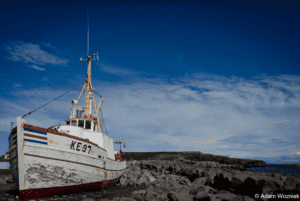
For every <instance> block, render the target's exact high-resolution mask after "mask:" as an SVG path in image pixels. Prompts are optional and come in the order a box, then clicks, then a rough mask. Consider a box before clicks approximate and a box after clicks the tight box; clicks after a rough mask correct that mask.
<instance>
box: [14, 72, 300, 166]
mask: <svg viewBox="0 0 300 201" xmlns="http://www.w3.org/2000/svg"><path fill="white" fill-rule="evenodd" d="M94 81H95V82H97V83H98V82H99V81H98V80H95V79H94ZM262 82H264V83H269V84H267V85H266V84H262ZM280 82H281V81H279V80H277V81H274V80H273V82H267V78H266V79H264V80H245V79H241V78H236V77H232V78H230V79H226V78H224V77H217V78H214V77H210V76H202V77H201V79H199V77H198V76H194V77H190V78H188V77H185V78H182V79H181V80H180V79H179V80H178V82H177V83H175V84H166V83H165V82H164V80H160V82H155V80H154V82H153V83H150V82H149V83H146V82H145V83H142V82H139V83H136V84H128V85H116V84H111V85H110V84H108V83H102V86H105V89H103V90H102V87H101V85H99V87H97V86H96V85H94V87H95V88H96V91H98V92H99V93H101V91H102V93H101V95H103V96H104V103H103V104H102V113H103V114H104V119H105V125H106V129H107V131H108V134H109V136H110V137H114V139H115V140H120V139H121V140H125V141H126V148H125V151H138V150H146V151H154V150H161V151H201V152H204V153H212V154H216V155H228V156H231V157H242V158H256V159H261V160H269V161H274V160H277V159H279V158H280V157H284V156H287V155H293V154H294V155H296V153H297V152H299V151H300V149H299V148H297V147H299V144H300V140H299V135H300V133H299V132H300V130H299V122H300V119H299V112H297V111H299V101H300V100H299V98H298V97H297V96H295V95H294V94H293V93H292V91H295V90H296V89H298V88H297V87H298V84H297V83H296V82H295V83H286V82H285V83H282V84H280ZM291 87H292V88H291ZM77 92H78V93H77V94H76V93H74V92H73V93H72V94H69V95H68V96H66V97H64V98H61V99H60V100H59V101H56V103H53V104H51V105H49V106H47V109H45V110H41V111H40V112H41V114H39V115H42V116H39V118H38V119H36V120H34V123H36V124H37V125H44V124H46V125H47V126H50V123H49V122H52V123H55V124H57V123H56V121H59V120H60V119H66V118H67V117H68V116H69V115H70V111H71V104H70V100H72V99H74V98H75V99H76V98H78V95H79V93H80V91H77ZM63 93H64V91H63V90H61V91H56V90H50V89H49V90H45V89H37V90H34V91H22V92H12V93H11V95H14V96H15V98H16V99H15V100H16V101H17V100H18V99H20V100H25V99H26V97H27V101H26V103H27V104H29V103H30V104H31V105H33V106H31V108H30V109H35V107H39V106H40V105H41V104H42V103H43V102H45V100H48V99H51V98H53V97H57V96H58V95H60V94H63ZM24 96H25V98H24ZM30 97H31V98H30ZM29 98H30V99H29ZM95 98H96V102H97V103H98V102H99V100H100V98H99V97H97V96H96V97H95ZM33 101H34V102H33ZM37 102H38V103H39V104H37ZM51 111H52V112H51ZM53 111H56V112H53ZM58 111H60V112H59V113H60V115H59V116H58V113H57V112H58ZM43 118H44V119H45V120H43ZM46 119H47V120H46ZM30 123H32V122H30ZM140 147H143V149H141V148H140ZM285 160H288V159H285ZM292 160H296V159H290V161H292Z"/></svg>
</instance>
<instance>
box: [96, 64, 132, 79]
mask: <svg viewBox="0 0 300 201" xmlns="http://www.w3.org/2000/svg"><path fill="white" fill-rule="evenodd" d="M98 66H99V67H100V68H101V70H102V71H104V72H107V73H110V74H114V75H118V76H120V75H121V76H122V75H129V74H133V73H136V72H133V71H132V70H130V69H124V68H117V67H113V66H110V65H106V64H102V63H99V64H98Z"/></svg>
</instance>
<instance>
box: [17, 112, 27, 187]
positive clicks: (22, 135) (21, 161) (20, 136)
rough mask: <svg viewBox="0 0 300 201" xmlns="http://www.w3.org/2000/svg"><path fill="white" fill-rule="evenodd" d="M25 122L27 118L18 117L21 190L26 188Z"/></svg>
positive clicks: (19, 183)
mask: <svg viewBox="0 0 300 201" xmlns="http://www.w3.org/2000/svg"><path fill="white" fill-rule="evenodd" d="M24 123H25V120H24V119H23V118H21V117H18V118H17V138H18V139H17V146H18V177H19V179H18V181H19V182H18V185H19V190H24V188H25V186H24V174H25V172H24V153H23V148H24V147H23V142H24V141H23V139H24V133H23V125H22V124H24Z"/></svg>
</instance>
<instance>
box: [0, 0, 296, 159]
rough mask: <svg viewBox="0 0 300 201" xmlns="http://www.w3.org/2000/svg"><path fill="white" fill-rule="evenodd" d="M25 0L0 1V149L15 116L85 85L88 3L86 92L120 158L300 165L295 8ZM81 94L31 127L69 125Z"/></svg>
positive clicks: (36, 116) (45, 111) (39, 115)
mask: <svg viewBox="0 0 300 201" xmlns="http://www.w3.org/2000/svg"><path fill="white" fill-rule="evenodd" d="M22 2H23V3H10V4H1V6H0V13H1V14H2V15H1V20H0V27H1V30H2V31H1V33H0V36H1V37H0V52H1V53H0V55H1V61H0V62H1V72H2V73H1V74H0V76H1V89H0V96H1V99H0V113H1V117H0V122H1V123H2V125H0V136H1V142H0V147H1V150H0V154H4V153H5V152H6V151H8V135H9V133H10V129H11V126H10V122H11V121H14V122H16V118H17V117H18V116H22V115H24V114H26V113H28V112H30V111H32V110H34V109H36V108H37V107H40V106H42V105H44V104H46V103H47V102H49V101H51V100H53V99H54V98H56V97H58V96H60V95H62V94H64V93H66V92H67V91H69V90H71V89H73V88H74V87H76V86H78V85H80V84H83V83H84V82H85V79H86V70H87V69H86V67H87V65H86V63H85V62H81V61H79V59H80V57H83V58H86V55H87V7H88V8H89V30H90V37H89V40H90V45H89V47H90V48H89V52H90V55H92V53H96V52H98V54H99V58H100V61H99V62H93V63H92V85H93V88H95V91H96V92H97V93H98V94H99V95H103V96H104V99H103V100H104V103H103V104H102V112H103V115H104V121H105V127H106V130H107V133H108V136H109V137H112V138H114V140H115V141H125V142H126V148H123V147H122V150H123V151H125V152H153V151H201V152H203V153H209V154H215V155H223V156H230V157H237V158H251V159H258V160H264V161H266V162H267V163H290V164H292V163H299V159H300V155H297V152H299V153H300V147H299V139H300V136H299V135H300V133H299V132H300V130H299V117H300V114H299V101H300V96H299V89H300V88H299V84H300V77H299V69H300V68H299V64H300V59H299V58H300V57H299V52H300V51H299V47H300V46H299V45H300V42H299V35H300V28H299V19H300V16H299V14H300V9H299V6H298V5H296V4H293V3H291V2H289V1H286V2H284V4H273V5H271V4H268V3H266V2H263V3H261V4H251V3H239V4H236V3H233V2H231V3H225V1H224V3H217V2H195V1H191V2H188V1H185V2H180V1H174V2H171V1H166V2H164V1H147V2H146V1H145V2H142V1H140V2H138V1H133V2H127V1H122V2H118V1H91V2H76V1H69V2H68V3H58V2H57V3H49V2H43V3H40V2H26V1H22ZM282 3H283V2H282ZM80 91H81V87H80V88H78V89H77V90H76V91H74V92H71V93H69V94H67V95H65V96H63V97H61V98H59V99H58V100H56V101H55V102H53V103H51V104H49V105H47V106H45V107H44V108H42V109H39V110H38V111H36V112H34V113H32V114H31V115H30V116H27V117H25V118H24V119H25V121H26V123H28V124H31V125H36V126H41V127H46V128H48V127H50V126H52V125H57V124H64V123H65V122H64V120H66V119H67V118H68V116H69V115H70V112H71V107H72V105H71V101H72V100H73V99H77V98H78V96H79V94H80ZM95 98H96V102H97V104H98V103H99V101H100V97H99V96H97V95H96V97H95ZM83 105H84V102H83V99H82V100H81V101H80V105H79V106H83ZM14 125H16V123H15V124H14ZM115 149H118V147H117V146H116V147H115Z"/></svg>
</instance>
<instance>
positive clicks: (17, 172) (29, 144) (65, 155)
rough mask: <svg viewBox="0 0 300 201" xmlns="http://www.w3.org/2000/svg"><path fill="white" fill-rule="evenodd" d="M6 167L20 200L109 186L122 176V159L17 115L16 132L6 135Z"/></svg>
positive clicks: (124, 163) (124, 165)
mask: <svg viewBox="0 0 300 201" xmlns="http://www.w3.org/2000/svg"><path fill="white" fill-rule="evenodd" d="M15 136H17V139H15ZM16 140H17V145H16V146H15V147H14V144H15V142H16ZM10 168H11V172H12V173H13V175H14V179H15V181H16V182H17V184H18V187H19V192H20V199H21V200H24V199H35V198H38V197H42V196H47V195H48V196H52V195H54V194H65V193H70V192H72V193H74V192H78V191H79V192H81V191H85V190H89V189H94V190H95V189H99V188H104V187H108V186H111V185H113V184H115V183H116V182H117V181H118V179H119V178H120V177H121V176H122V175H123V173H124V171H125V169H126V161H116V160H112V159H110V158H107V153H106V150H105V149H102V148H101V147H99V146H98V145H97V144H95V143H93V142H89V141H86V140H84V139H82V138H78V137H74V136H71V135H68V134H65V133H59V132H56V131H53V130H50V129H44V128H40V127H34V126H31V125H28V124H24V120H23V119H21V118H20V119H19V118H18V126H17V135H14V133H13V132H12V134H11V136H10Z"/></svg>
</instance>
